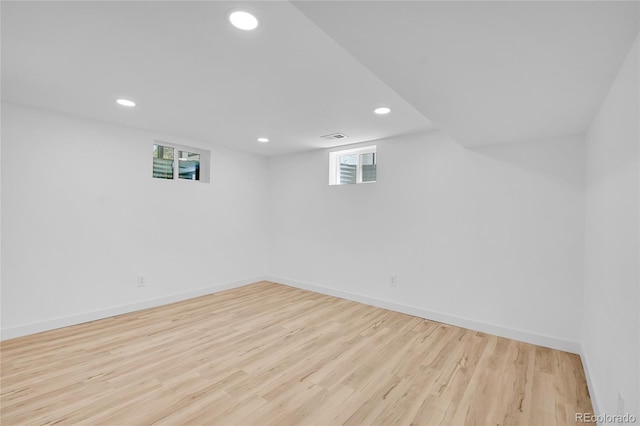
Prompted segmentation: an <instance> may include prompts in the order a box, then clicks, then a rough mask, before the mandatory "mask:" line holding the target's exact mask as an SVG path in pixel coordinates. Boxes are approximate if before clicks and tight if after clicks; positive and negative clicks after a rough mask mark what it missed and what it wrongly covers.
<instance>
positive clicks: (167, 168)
mask: <svg viewBox="0 0 640 426" xmlns="http://www.w3.org/2000/svg"><path fill="white" fill-rule="evenodd" d="M153 177H154V178H159V179H173V148H171V147H168V146H162V145H153Z"/></svg>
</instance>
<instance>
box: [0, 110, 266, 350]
mask: <svg viewBox="0 0 640 426" xmlns="http://www.w3.org/2000/svg"><path fill="white" fill-rule="evenodd" d="M126 112H131V113H135V112H134V111H126ZM123 113H124V112H123ZM156 139H159V140H162V141H168V142H174V143H177V144H182V145H187V146H193V147H196V148H204V149H210V150H211V182H210V183H200V182H193V181H186V180H173V181H171V180H162V179H154V178H152V145H153V143H154V140H156ZM2 150H3V153H2V154H3V155H2V327H3V338H7V337H13V336H15V335H20V334H24V333H28V332H33V331H38V330H39V329H47V328H50V327H49V326H59V325H65V324H66V322H65V321H64V318H67V317H71V318H84V319H91V318H92V313H94V312H103V313H104V314H105V315H108V314H110V313H113V312H114V311H113V308H114V307H123V306H124V307H125V310H126V307H127V306H131V307H132V309H134V308H135V307H144V306H149V303H148V301H153V300H159V301H163V300H164V301H171V300H175V299H176V298H179V295H181V294H184V295H185V297H189V296H193V295H194V294H199V293H203V292H206V290H207V289H209V288H211V289H215V288H218V287H219V286H221V285H222V286H229V285H231V284H233V283H238V284H241V283H247V282H248V281H249V282H250V281H251V280H252V279H254V278H255V277H261V276H263V275H264V273H265V261H264V259H265V255H264V252H265V249H266V247H265V244H266V231H265V226H266V224H265V220H264V214H263V210H264V206H265V205H266V193H267V191H266V189H267V185H266V183H265V179H266V176H267V162H266V160H265V159H264V158H262V157H258V156H254V155H250V154H243V153H240V152H236V151H232V150H228V149H223V148H211V147H210V146H207V145H206V144H203V143H198V142H194V141H189V140H184V139H179V138H171V137H166V136H163V135H156V134H152V133H147V132H144V131H139V130H133V129H129V128H124V127H119V126H114V125H110V124H106V123H101V122H96V121H89V120H84V119H80V118H75V117H71V116H66V115H60V114H55V113H50V112H46V111H43V110H36V109H30V108H24V107H19V106H15V105H9V104H3V106H2ZM137 275H143V276H144V277H145V282H146V286H145V287H138V286H137V278H136V277H137ZM216 286H218V287H216ZM151 305H153V303H151ZM116 311H117V312H122V309H120V310H116ZM61 319H62V321H61ZM70 322H71V323H73V322H74V320H71V321H70Z"/></svg>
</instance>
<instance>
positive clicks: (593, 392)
mask: <svg viewBox="0 0 640 426" xmlns="http://www.w3.org/2000/svg"><path fill="white" fill-rule="evenodd" d="M580 360H581V361H582V368H583V369H584V375H585V377H586V379H587V388H588V389H589V396H590V398H591V406H592V407H593V412H594V413H595V414H596V415H598V414H600V407H599V406H598V393H597V392H596V386H595V383H594V381H593V379H592V378H591V369H590V368H589V359H588V358H587V354H586V353H585V352H584V347H582V346H581V347H580Z"/></svg>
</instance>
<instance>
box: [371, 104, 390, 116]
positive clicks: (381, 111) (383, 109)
mask: <svg viewBox="0 0 640 426" xmlns="http://www.w3.org/2000/svg"><path fill="white" fill-rule="evenodd" d="M373 112H375V113H376V114H378V115H385V114H389V113H390V112H391V108H389V107H385V106H382V107H378V108H376V109H374V110H373Z"/></svg>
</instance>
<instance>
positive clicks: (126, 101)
mask: <svg viewBox="0 0 640 426" xmlns="http://www.w3.org/2000/svg"><path fill="white" fill-rule="evenodd" d="M116 102H117V103H118V105H122V106H126V107H134V106H136V103H135V102H133V101H130V100H129V99H116Z"/></svg>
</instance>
